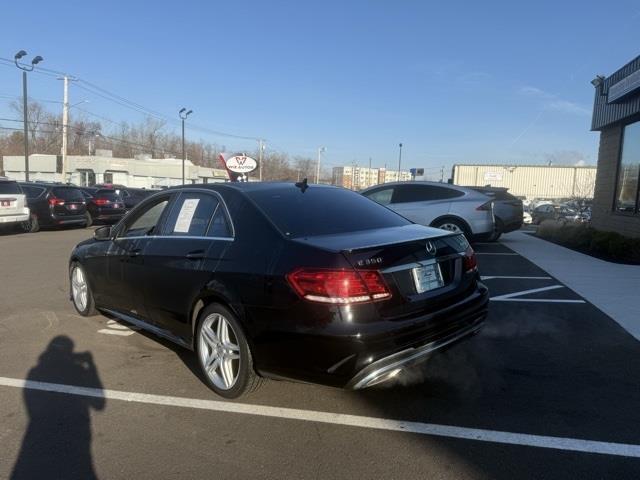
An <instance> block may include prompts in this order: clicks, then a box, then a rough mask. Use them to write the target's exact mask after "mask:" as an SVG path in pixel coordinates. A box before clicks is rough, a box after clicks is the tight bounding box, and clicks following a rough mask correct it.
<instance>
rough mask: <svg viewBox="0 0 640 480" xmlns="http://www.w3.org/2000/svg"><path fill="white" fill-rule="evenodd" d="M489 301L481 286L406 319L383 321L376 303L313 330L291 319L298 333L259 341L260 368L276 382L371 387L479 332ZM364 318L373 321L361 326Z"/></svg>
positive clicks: (335, 313) (256, 342) (257, 361)
mask: <svg viewBox="0 0 640 480" xmlns="http://www.w3.org/2000/svg"><path fill="white" fill-rule="evenodd" d="M488 301H489V293H488V289H487V288H486V287H485V286H484V285H483V284H481V283H480V282H478V283H477V285H476V286H475V287H472V289H471V291H469V292H468V293H467V294H466V295H465V296H464V297H463V298H459V299H458V300H457V301H452V302H451V303H449V304H447V305H446V306H444V307H440V308H439V309H438V310H426V311H423V312H421V313H420V314H418V315H413V316H411V317H409V318H405V319H402V320H385V319H382V318H380V317H379V316H377V315H376V314H375V311H376V307H375V306H373V305H371V304H367V305H361V306H360V307H361V309H360V310H358V309H356V308H354V307H351V309H350V311H348V309H347V307H341V308H342V309H344V310H345V311H344V312H341V311H340V308H337V307H333V308H334V309H335V310H333V315H332V317H331V318H332V319H331V320H329V317H327V318H326V320H327V321H328V322H327V323H321V324H320V325H314V326H312V327H309V328H307V327H305V326H303V325H301V322H303V321H302V320H300V319H299V318H295V319H294V318H291V319H288V321H290V324H291V325H295V326H296V327H297V328H295V330H296V331H291V330H289V331H282V330H281V331H279V332H278V333H276V332H274V331H270V332H269V335H268V336H262V335H260V334H258V335H257V336H255V337H253V339H252V342H253V344H254V345H253V347H254V350H255V355H254V359H255V365H256V369H257V370H258V373H260V374H261V375H264V376H266V377H270V378H284V379H292V380H298V381H303V382H309V383H318V384H323V385H330V386H335V387H342V388H344V387H347V388H353V389H360V388H365V387H367V386H371V385H374V384H376V383H380V382H381V381H384V380H387V379H388V378H390V377H389V375H392V374H394V372H395V371H396V370H402V369H404V368H408V367H410V366H412V365H414V364H416V363H419V362H420V361H423V360H425V359H426V358H428V355H429V354H430V353H432V352H434V351H436V350H438V349H441V348H445V347H447V346H450V345H452V344H454V343H456V342H458V341H460V340H462V339H464V338H466V337H468V336H470V335H472V334H473V333H475V332H477V331H478V330H479V329H480V328H481V326H482V324H483V322H484V319H485V318H486V315H487V305H488ZM351 315H353V319H352V320H350V318H351ZM312 316H313V314H310V315H309V317H308V318H309V320H311V318H310V317H312ZM359 316H362V317H369V318H370V321H363V322H357V321H356V319H357V318H358V317H359ZM280 319H282V317H280ZM272 325H273V324H271V326H272ZM395 373H398V372H395Z"/></svg>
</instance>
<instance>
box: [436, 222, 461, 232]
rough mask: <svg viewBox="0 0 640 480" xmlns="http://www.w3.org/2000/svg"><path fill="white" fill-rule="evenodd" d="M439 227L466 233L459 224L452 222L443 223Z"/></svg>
mask: <svg viewBox="0 0 640 480" xmlns="http://www.w3.org/2000/svg"><path fill="white" fill-rule="evenodd" d="M438 228H441V229H442V230H448V231H449V232H455V233H464V232H463V231H462V229H461V228H460V227H459V226H458V225H456V224H455V223H450V222H446V223H443V224H442V225H440V226H439V227H438Z"/></svg>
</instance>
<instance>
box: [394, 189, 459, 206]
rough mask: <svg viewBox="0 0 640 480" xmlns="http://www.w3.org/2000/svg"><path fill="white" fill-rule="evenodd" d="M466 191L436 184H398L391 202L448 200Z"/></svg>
mask: <svg viewBox="0 0 640 480" xmlns="http://www.w3.org/2000/svg"><path fill="white" fill-rule="evenodd" d="M463 195H464V193H463V192H461V191H459V190H455V189H453V188H447V187H438V186H435V185H420V184H407V185H398V186H396V187H395V189H394V192H393V198H392V199H391V203H408V202H426V201H430V200H446V199H449V198H456V197H461V196H463Z"/></svg>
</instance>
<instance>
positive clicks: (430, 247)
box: [425, 242, 436, 255]
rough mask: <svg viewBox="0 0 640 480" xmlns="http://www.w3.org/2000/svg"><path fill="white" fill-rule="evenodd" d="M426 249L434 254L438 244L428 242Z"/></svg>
mask: <svg viewBox="0 0 640 480" xmlns="http://www.w3.org/2000/svg"><path fill="white" fill-rule="evenodd" d="M425 247H426V249H427V253H428V254H429V255H433V254H434V253H436V246H435V245H434V244H433V243H431V242H427V244H426V245H425Z"/></svg>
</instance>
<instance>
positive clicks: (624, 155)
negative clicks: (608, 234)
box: [614, 122, 640, 213]
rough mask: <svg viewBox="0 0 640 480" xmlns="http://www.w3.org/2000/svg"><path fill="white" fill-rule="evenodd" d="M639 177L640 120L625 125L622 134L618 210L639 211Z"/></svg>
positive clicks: (626, 211)
mask: <svg viewBox="0 0 640 480" xmlns="http://www.w3.org/2000/svg"><path fill="white" fill-rule="evenodd" d="M639 178H640V122H636V123H631V124H629V125H627V126H626V127H624V132H623V134H622V152H621V153H620V167H619V168H618V185H617V188H616V203H615V207H614V209H615V210H616V211H617V212H625V213H636V212H637V211H638V184H639V182H638V180H639Z"/></svg>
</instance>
